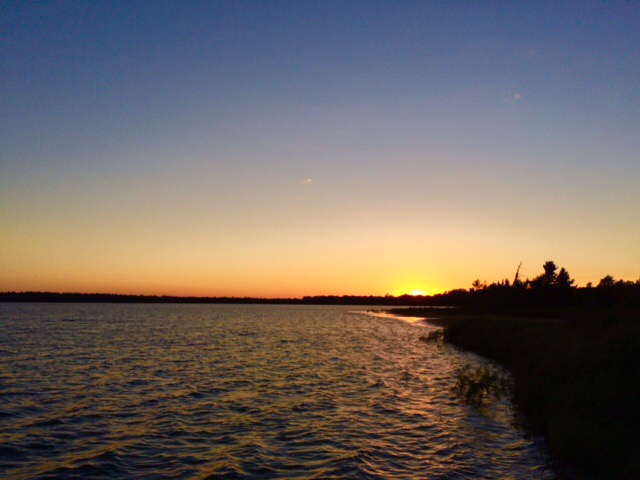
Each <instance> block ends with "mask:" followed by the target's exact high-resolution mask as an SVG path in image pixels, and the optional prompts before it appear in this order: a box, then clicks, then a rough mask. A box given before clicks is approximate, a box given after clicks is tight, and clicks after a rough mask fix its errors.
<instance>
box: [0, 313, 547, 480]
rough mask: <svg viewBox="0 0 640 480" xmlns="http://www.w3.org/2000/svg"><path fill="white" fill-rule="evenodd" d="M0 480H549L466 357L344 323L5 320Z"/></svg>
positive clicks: (255, 317) (0, 329)
mask: <svg viewBox="0 0 640 480" xmlns="http://www.w3.org/2000/svg"><path fill="white" fill-rule="evenodd" d="M0 314H1V316H0V353H1V356H0V367H1V368H0V418H1V419H2V423H1V424H0V473H1V474H2V476H3V477H7V478H18V479H19V478H33V477H42V478H74V477H76V478H79V477H84V478H86V477H96V478H123V477H127V478H130V477H136V478H157V477H178V478H183V477H187V476H190V477H197V478H207V477H210V478H239V477H246V478H283V477H286V478H425V477H428V478H504V477H513V478H552V477H553V474H552V472H551V471H550V470H549V468H548V467H547V465H546V462H545V456H544V454H543V453H542V450H541V445H540V443H539V442H537V441H533V440H530V439H526V438H524V436H523V434H522V432H520V431H519V430H518V429H517V428H515V427H514V426H513V422H512V420H513V414H512V411H511V409H510V406H509V405H508V404H507V403H506V402H499V403H496V404H494V405H492V407H491V408H490V409H489V411H488V413H487V414H485V415H481V414H480V413H479V412H478V411H477V410H475V409H474V408H472V407H469V406H466V405H463V404H462V403H461V402H460V401H459V400H458V399H457V398H456V397H455V396H454V395H453V393H452V392H451V387H452V385H453V384H454V383H455V378H454V372H455V370H456V369H457V368H459V367H460V366H461V365H463V364H465V363H469V362H470V361H471V362H477V361H478V359H477V357H475V356H473V355H470V354H465V353H460V352H457V351H456V350H454V349H452V348H449V347H445V348H444V349H440V350H439V349H438V348H437V347H436V346H434V345H429V344H425V343H424V342H420V341H419V338H420V336H422V335H424V334H425V332H426V331H427V329H429V328H433V327H428V326H423V325H419V324H415V325H412V324H410V323H407V322H403V321H399V320H397V319H394V318H381V317H372V316H370V315H364V314H363V313H362V312H360V313H358V312H353V307H349V308H347V307H311V306H304V307H299V306H239V305H234V306H231V305H106V304H102V305H99V304H95V305H74V304H59V305H57V304H45V305H35V304H30V305H29V304H3V305H0Z"/></svg>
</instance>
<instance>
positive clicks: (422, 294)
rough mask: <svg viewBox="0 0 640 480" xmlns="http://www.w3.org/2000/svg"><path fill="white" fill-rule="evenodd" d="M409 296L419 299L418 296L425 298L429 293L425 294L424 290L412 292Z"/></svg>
mask: <svg viewBox="0 0 640 480" xmlns="http://www.w3.org/2000/svg"><path fill="white" fill-rule="evenodd" d="M409 295H412V296H414V297H418V296H422V297H424V296H425V295H427V292H425V291H424V290H411V291H410V292H409Z"/></svg>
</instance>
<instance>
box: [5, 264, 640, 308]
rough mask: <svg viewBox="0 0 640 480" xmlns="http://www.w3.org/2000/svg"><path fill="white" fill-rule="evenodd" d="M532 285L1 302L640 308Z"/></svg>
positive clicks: (634, 302) (26, 295)
mask: <svg viewBox="0 0 640 480" xmlns="http://www.w3.org/2000/svg"><path fill="white" fill-rule="evenodd" d="M542 268H543V271H542V272H541V273H540V274H539V275H538V276H536V277H534V278H532V279H522V278H520V275H519V272H520V268H519V267H518V271H517V272H516V274H515V276H514V278H513V280H511V281H510V280H509V279H504V280H501V281H498V282H494V283H491V284H487V282H486V281H484V282H481V281H480V280H475V281H474V282H473V284H472V286H471V288H469V289H464V288H459V289H455V290H450V291H448V292H445V293H440V294H436V295H430V296H420V295H418V296H413V295H399V296H392V295H384V296H375V295H369V296H361V295H318V296H305V297H302V298H253V297H178V296H167V295H162V296H158V295H121V294H107V293H52V292H4V293H0V301H1V302H60V303H61V302H75V303H230V304H281V305H380V306H409V307H425V306H454V307H469V308H474V309H482V310H505V309H516V310H539V309H555V310H557V309H567V308H569V307H575V308H582V309H602V308H613V307H619V308H623V309H624V308H630V309H633V310H637V309H638V308H640V279H639V280H637V281H635V282H633V281H625V280H616V279H614V278H613V277H612V276H611V275H607V276H605V277H604V278H602V279H601V280H600V282H599V283H598V284H597V285H596V286H593V285H591V284H590V283H589V284H587V285H586V286H585V287H577V286H576V285H575V282H574V280H573V279H572V278H571V276H570V275H569V272H568V271H567V270H566V269H565V268H564V267H562V268H559V269H558V267H557V266H556V264H555V263H554V262H553V261H547V262H545V263H544V265H543V266H542Z"/></svg>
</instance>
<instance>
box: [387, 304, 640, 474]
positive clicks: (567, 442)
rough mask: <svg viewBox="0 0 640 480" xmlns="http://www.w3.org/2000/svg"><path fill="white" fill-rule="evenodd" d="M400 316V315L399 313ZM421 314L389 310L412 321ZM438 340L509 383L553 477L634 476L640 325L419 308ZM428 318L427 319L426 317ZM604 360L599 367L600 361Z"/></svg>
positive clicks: (639, 429) (639, 423)
mask: <svg viewBox="0 0 640 480" xmlns="http://www.w3.org/2000/svg"><path fill="white" fill-rule="evenodd" d="M403 310H404V313H403ZM418 310H420V309H414V308H409V309H392V310H391V312H393V313H394V314H397V315H403V314H407V315H410V316H417V315H419V313H420V312H419V311H418ZM423 313H424V314H425V316H424V318H425V319H426V320H427V321H428V322H429V323H430V324H432V325H435V326H439V327H442V328H443V331H444V332H443V335H444V341H445V342H446V343H449V344H451V345H455V346H457V347H459V348H462V349H464V350H468V351H471V352H473V353H476V354H479V355H481V356H483V357H485V358H488V359H490V360H492V361H495V362H497V363H498V364H500V365H502V366H503V367H505V368H506V369H507V370H509V372H510V373H511V375H512V377H513V381H514V392H513V398H512V402H513V404H514V406H515V408H516V409H517V410H518V412H519V413H521V414H522V415H523V417H524V419H525V422H524V427H525V429H526V430H527V431H528V432H529V433H532V434H534V435H542V436H543V437H544V438H545V440H546V442H547V445H548V447H549V453H550V455H551V458H552V460H553V462H554V464H555V465H556V467H557V468H558V469H559V474H560V475H561V476H562V477H563V478H565V477H567V476H568V477H572V476H573V475H574V470H575V472H578V473H579V474H584V475H585V476H587V478H593V476H594V475H595V476H596V478H616V479H633V478H640V406H638V405H637V399H638V398H640V324H639V323H638V322H628V321H620V322H617V323H616V322H609V323H605V324H602V323H598V322H591V323H589V322H587V321H585V322H575V321H573V322H569V321H563V320H557V319H553V318H539V317H538V318H517V317H509V316H498V315H488V314H486V313H483V312H473V311H467V310H460V311H458V312H447V313H450V314H447V313H445V314H443V312H442V311H439V312H437V313H439V316H438V317H435V316H433V313H435V312H433V310H432V309H428V308H427V309H423ZM427 314H429V315H427ZM604 359H606V361H605V360H604Z"/></svg>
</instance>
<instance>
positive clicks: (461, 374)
mask: <svg viewBox="0 0 640 480" xmlns="http://www.w3.org/2000/svg"><path fill="white" fill-rule="evenodd" d="M453 391H454V392H455V393H456V394H457V395H458V396H460V397H461V398H462V399H463V400H464V401H465V402H466V403H468V404H470V405H476V406H481V405H483V404H484V403H485V402H486V401H487V400H488V399H489V398H491V397H493V398H495V399H496V400H500V399H501V398H502V397H503V396H506V395H510V394H511V392H512V380H511V378H510V377H508V376H505V375H500V374H499V373H498V372H496V371H495V370H493V369H491V368H489V366H488V365H482V366H480V367H473V365H471V364H467V365H465V366H464V367H462V368H461V369H460V370H458V372H457V380H456V384H455V385H454V386H453Z"/></svg>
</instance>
